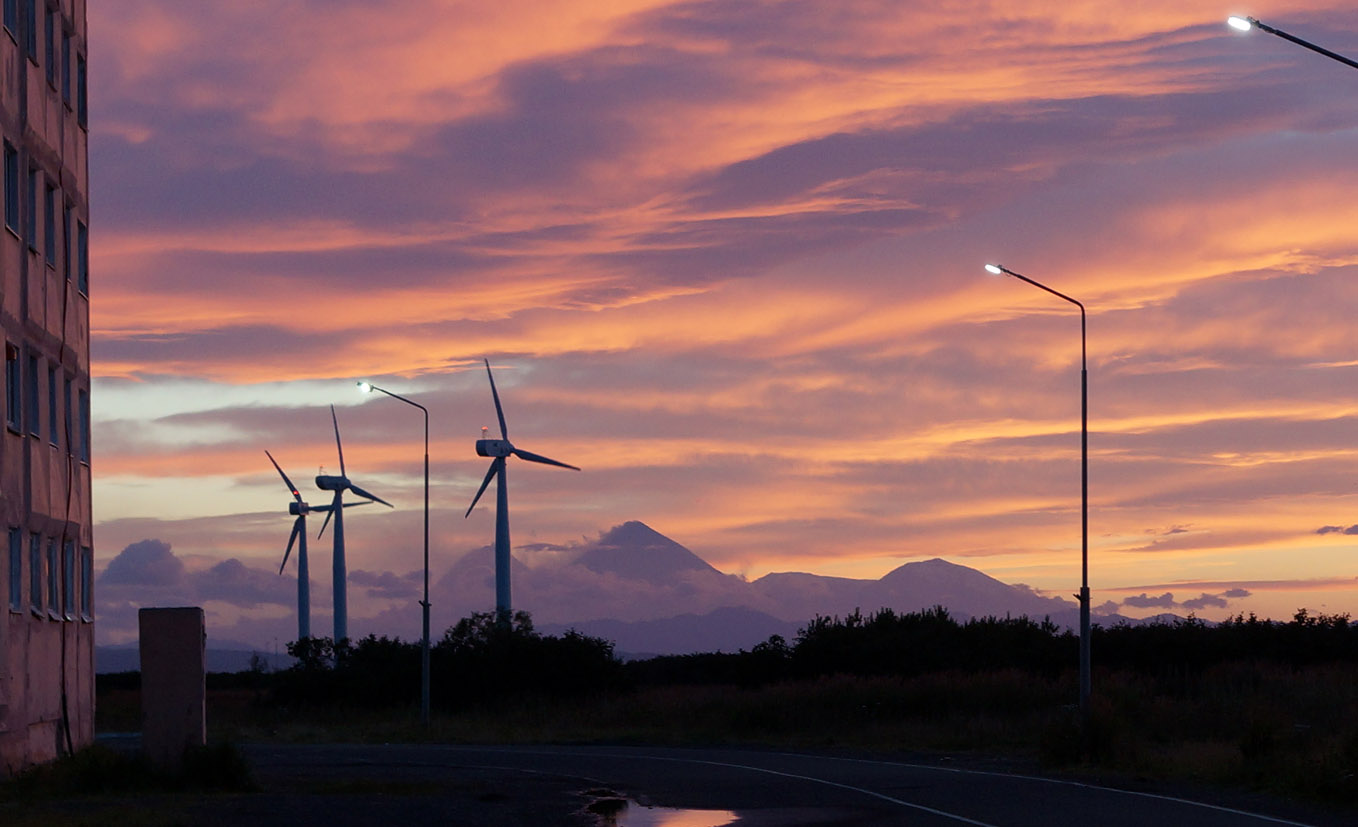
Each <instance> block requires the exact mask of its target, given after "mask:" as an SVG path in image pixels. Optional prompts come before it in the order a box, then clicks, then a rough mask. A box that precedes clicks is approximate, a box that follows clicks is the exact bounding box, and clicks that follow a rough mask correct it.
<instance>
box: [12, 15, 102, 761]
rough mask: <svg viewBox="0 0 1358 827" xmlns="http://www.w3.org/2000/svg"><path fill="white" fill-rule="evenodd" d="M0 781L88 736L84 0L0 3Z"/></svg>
mask: <svg viewBox="0 0 1358 827" xmlns="http://www.w3.org/2000/svg"><path fill="white" fill-rule="evenodd" d="M0 11H2V13H3V17H2V18H0V22H2V23H3V32H0V134H2V137H3V170H2V171H3V176H4V203H3V205H0V208H2V209H0V212H3V220H4V227H3V229H0V334H3V336H4V348H5V361H4V365H5V374H4V379H5V396H4V400H3V402H4V404H3V416H4V426H3V427H0V521H2V522H0V529H3V530H5V531H6V532H7V544H6V546H5V547H4V549H3V551H0V560H3V563H0V596H3V599H4V601H5V605H4V607H3V609H0V777H3V776H5V775H7V774H11V773H13V772H15V771H16V770H18V769H20V768H22V767H25V766H27V765H29V764H33V763H37V762H41V761H49V760H51V759H53V758H56V757H58V756H60V755H63V754H66V753H67V752H69V751H71V750H74V749H79V748H80V747H82V746H85V745H87V744H89V743H90V742H91V741H92V740H93V738H94V591H93V580H94V550H93V534H92V529H91V511H90V401H89V400H90V342H89V331H90V308H89V299H88V295H89V252H88V251H89V201H88V199H87V193H88V184H89V168H88V163H87V158H88V151H87V148H88V143H89V140H88V138H89V136H88V132H87V117H86V115H87V103H88V96H87V93H86V73H87V65H88V64H87V61H86V56H87V54H88V52H87V51H86V49H87V39H86V27H85V0H0Z"/></svg>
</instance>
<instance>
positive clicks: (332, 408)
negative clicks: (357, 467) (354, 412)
mask: <svg viewBox="0 0 1358 827" xmlns="http://www.w3.org/2000/svg"><path fill="white" fill-rule="evenodd" d="M330 419H331V421H332V422H334V423H335V447H336V448H337V449H339V459H340V476H341V477H347V476H349V475H348V474H347V473H345V471H344V443H342V442H340V437H339V419H338V418H337V417H336V416H335V406H334V405H331V406H330Z"/></svg>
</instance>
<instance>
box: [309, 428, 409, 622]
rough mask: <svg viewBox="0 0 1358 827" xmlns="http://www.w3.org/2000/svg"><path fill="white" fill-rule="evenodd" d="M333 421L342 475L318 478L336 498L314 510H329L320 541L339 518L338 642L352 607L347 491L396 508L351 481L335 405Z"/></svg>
mask: <svg viewBox="0 0 1358 827" xmlns="http://www.w3.org/2000/svg"><path fill="white" fill-rule="evenodd" d="M330 419H331V421H332V422H334V423H335V448H336V449H338V451H339V462H340V472H339V476H334V475H332V474H321V475H319V476H317V477H316V487H317V488H319V489H321V490H322V491H334V492H335V496H334V498H333V499H332V500H331V501H330V505H329V506H325V507H320V506H318V507H316V508H313V509H312V510H313V511H321V510H325V511H327V512H329V513H327V514H326V515H325V522H323V523H321V531H320V534H317V535H316V538H317V539H320V537H321V535H323V534H325V527H326V526H328V525H330V518H331V517H334V518H335V531H334V535H333V536H334V543H335V557H334V569H333V572H334V573H333V578H334V588H335V642H336V643H339V642H340V641H341V640H344V639H345V638H347V637H349V606H348V594H349V592H348V588H347V582H346V580H347V577H348V575H347V574H346V572H345V569H344V509H345V503H344V492H345V491H352V492H354V493H355V494H357V495H358V496H360V497H364V498H366V499H369V500H372V501H373V502H379V503H381V504H382V505H385V506H386V507H387V508H395V506H393V505H392V504H391V503H389V502H387V501H386V500H384V499H382V498H381V497H378V496H376V495H374V494H369V493H368V492H367V491H364V490H363V489H362V488H359V487H358V486H357V485H354V484H353V483H352V482H350V481H349V477H348V475H347V473H346V472H345V470H344V444H343V443H342V442H340V432H339V419H338V418H336V417H335V406H334V405H331V406H330ZM363 504H364V503H351V505H363Z"/></svg>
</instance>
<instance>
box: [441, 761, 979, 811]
mask: <svg viewBox="0 0 1358 827" xmlns="http://www.w3.org/2000/svg"><path fill="white" fill-rule="evenodd" d="M453 749H466V750H478V751H485V752H503V753H506V754H510V755H550V756H556V757H561V756H572V755H576V756H581V757H586V758H616V759H623V760H628V761H636V760H638V759H640V760H646V761H671V762H674V763H677V764H704V765H707V766H711V767H728V768H731V769H738V770H749V771H751V772H762V773H764V774H766V775H777V776H780V777H782V778H795V779H797V780H798V781H812V782H815V783H817V784H824V785H826V786H828V787H838V788H840V789H843V790H850V791H852V792H856V793H862V794H863V795H867V796H871V797H873V798H880V799H881V800H883V801H887V802H890V803H892V804H897V805H899V806H901V807H908V808H910V809H912V810H919V811H921V812H925V813H929V814H930V815H936V816H939V817H940V818H946V819H951V820H952V821H958V822H961V823H963V824H973V825H975V826H976V827H998V825H994V824H990V823H988V822H985V821H977V820H975V819H971V818H967V817H966V816H962V815H958V814H956V813H949V812H946V811H944V810H936V809H934V808H933V807H926V806H924V805H923V804H915V803H913V802H910V801H904V800H902V799H899V798H892V797H891V796H889V795H886V794H884V793H879V792H875V791H873V790H868V789H864V788H862V787H854V786H852V785H850V784H841V783H839V782H838V781H830V780H828V779H825V778H816V777H815V776H812V775H796V774H794V773H790V772H779V771H778V770H771V769H767V768H765V767H753V766H750V765H748V764H730V763H726V762H724V761H704V760H701V759H697V758H678V757H672V756H664V755H623V754H616V753H607V752H578V751H568V750H514V749H503V748H499V749H496V748H484V747H463V748H458V747H453ZM801 757H809V756H801Z"/></svg>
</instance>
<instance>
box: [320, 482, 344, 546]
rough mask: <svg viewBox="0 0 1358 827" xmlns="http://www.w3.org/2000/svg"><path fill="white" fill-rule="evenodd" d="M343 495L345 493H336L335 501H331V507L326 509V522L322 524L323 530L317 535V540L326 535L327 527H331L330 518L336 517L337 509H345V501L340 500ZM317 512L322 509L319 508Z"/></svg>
mask: <svg viewBox="0 0 1358 827" xmlns="http://www.w3.org/2000/svg"><path fill="white" fill-rule="evenodd" d="M343 493H344V492H343V491H336V492H335V499H333V500H331V501H330V505H329V506H328V507H326V509H325V522H323V523H321V530H320V531H319V532H318V533H317V534H316V539H317V540H319V539H321V537H322V536H324V534H325V527H326V526H328V525H330V518H331V517H333V516H334V514H335V509H337V508H343V507H344V501H343V500H341V499H340V495H341V494H343ZM316 510H317V511H319V510H320V509H319V508H318V509H316Z"/></svg>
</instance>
